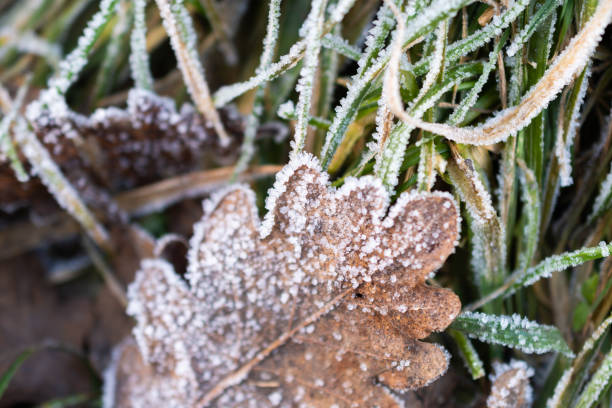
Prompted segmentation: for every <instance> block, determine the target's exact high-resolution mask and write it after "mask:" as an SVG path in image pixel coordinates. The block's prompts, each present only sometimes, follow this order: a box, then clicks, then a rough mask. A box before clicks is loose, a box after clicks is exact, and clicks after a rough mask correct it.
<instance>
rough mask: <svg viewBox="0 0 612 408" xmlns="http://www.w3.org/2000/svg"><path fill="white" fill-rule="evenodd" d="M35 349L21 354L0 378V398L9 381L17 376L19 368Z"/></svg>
mask: <svg viewBox="0 0 612 408" xmlns="http://www.w3.org/2000/svg"><path fill="white" fill-rule="evenodd" d="M35 351H36V350H35V349H27V350H25V351H23V352H21V353H20V354H19V355H18V356H17V358H15V360H14V361H13V362H12V363H11V365H10V366H9V367H8V368H7V370H6V371H5V372H4V374H2V376H1V377H0V398H2V395H3V394H4V393H5V392H6V389H7V388H8V386H9V384H10V383H11V380H12V379H13V377H14V376H15V374H17V371H18V370H19V367H21V365H22V364H23V363H24V362H25V361H26V360H27V359H28V358H29V357H30V356H31V355H32V354H33V353H34V352H35Z"/></svg>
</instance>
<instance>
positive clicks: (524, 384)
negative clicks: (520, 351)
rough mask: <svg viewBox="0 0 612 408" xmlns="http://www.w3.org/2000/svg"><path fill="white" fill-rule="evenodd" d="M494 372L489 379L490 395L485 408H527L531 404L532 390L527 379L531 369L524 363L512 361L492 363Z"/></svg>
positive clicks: (531, 373)
mask: <svg viewBox="0 0 612 408" xmlns="http://www.w3.org/2000/svg"><path fill="white" fill-rule="evenodd" d="M493 369H494V370H495V372H494V373H493V374H491V376H490V379H491V382H492V383H493V385H492V386H491V394H490V395H489V397H488V398H487V408H528V407H530V406H531V404H532V402H533V388H531V385H530V384H529V378H531V377H533V374H534V371H533V368H531V367H529V365H527V363H525V362H524V361H518V360H512V361H511V362H510V363H509V364H500V363H493Z"/></svg>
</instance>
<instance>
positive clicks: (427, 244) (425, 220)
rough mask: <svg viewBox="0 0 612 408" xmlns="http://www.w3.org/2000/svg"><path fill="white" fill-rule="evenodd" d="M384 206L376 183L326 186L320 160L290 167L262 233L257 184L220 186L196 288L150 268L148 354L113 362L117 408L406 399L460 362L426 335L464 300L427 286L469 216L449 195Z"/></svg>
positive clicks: (204, 224)
mask: <svg viewBox="0 0 612 408" xmlns="http://www.w3.org/2000/svg"><path fill="white" fill-rule="evenodd" d="M388 201H389V199H388V195H387V193H386V190H385V188H384V187H383V186H382V183H381V182H380V181H379V180H378V179H376V178H373V177H363V178H360V179H348V180H347V181H346V183H345V184H344V185H343V186H342V187H341V188H339V189H337V190H334V189H332V188H330V186H329V182H328V179H327V175H326V173H324V172H322V171H321V169H320V167H319V163H318V162H317V161H316V159H314V158H313V157H312V156H310V155H308V154H299V155H296V156H294V157H293V158H292V159H291V160H290V162H289V164H288V165H287V166H286V167H285V168H283V170H282V171H281V172H279V173H278V175H277V180H276V183H275V185H274V187H273V189H272V190H271V191H270V193H269V196H268V199H267V203H266V206H267V208H268V213H267V215H266V217H265V219H264V221H263V222H262V223H261V225H260V221H259V217H258V215H257V209H256V207H255V197H254V193H253V192H252V191H251V190H250V189H248V188H247V187H244V186H237V187H231V188H229V189H227V190H225V191H222V192H220V193H218V194H217V195H216V196H214V197H213V198H212V199H210V200H209V201H207V202H206V203H205V205H204V207H205V216H204V218H203V219H202V220H201V221H200V222H199V223H198V224H196V226H195V228H194V231H195V232H194V236H193V238H192V240H191V244H190V246H191V248H190V252H189V256H188V257H189V267H188V272H187V274H186V281H185V280H183V279H182V278H181V277H180V276H178V275H177V274H176V273H175V272H174V271H173V269H172V266H171V265H170V264H168V263H167V262H165V261H163V260H146V261H144V262H143V263H142V266H141V269H140V271H139V272H138V273H137V276H136V279H135V281H134V283H133V284H132V285H131V287H130V289H129V299H130V304H129V307H128V312H129V313H130V314H132V315H133V316H134V317H135V318H136V321H137V325H136V327H135V329H134V336H135V339H136V341H137V344H138V347H139V349H140V351H141V355H142V359H143V360H142V361H141V360H139V359H140V356H136V355H135V353H133V352H131V353H125V352H124V355H125V356H126V357H125V358H129V359H131V360H134V361H133V362H130V363H129V364H128V365H126V364H125V363H124V361H123V359H121V358H120V359H119V360H118V362H117V364H116V365H115V366H114V367H115V368H113V367H111V369H110V370H111V373H112V372H113V370H114V373H115V377H114V381H113V383H114V384H116V386H115V387H114V389H113V388H108V389H107V391H108V392H107V396H108V398H107V400H108V401H114V404H115V405H114V406H116V407H120V408H123V407H137V406H143V407H144V406H165V407H179V406H180V407H205V406H215V407H276V406H278V407H338V408H339V407H369V406H378V407H398V406H400V402H399V399H398V398H399V397H398V394H397V392H402V391H405V390H409V389H416V388H420V387H423V386H425V385H427V384H429V383H430V382H431V381H433V380H435V379H436V378H438V377H439V376H440V375H442V374H443V373H444V372H445V371H446V368H447V365H448V354H447V352H446V351H445V350H444V349H443V348H441V347H440V346H438V345H435V344H430V343H424V342H421V341H418V339H421V338H424V337H426V336H428V335H429V334H430V333H431V332H432V331H439V330H443V329H444V328H445V327H446V326H447V325H448V324H449V323H450V322H451V321H452V320H453V319H454V318H455V317H456V316H457V314H458V312H459V309H460V302H459V299H458V297H457V296H456V295H455V294H454V293H452V292H451V291H449V290H447V289H442V288H437V287H433V286H429V285H427V284H426V283H425V280H426V279H427V278H428V277H429V276H430V275H431V274H432V272H433V271H434V270H435V269H437V268H439V267H440V266H441V265H442V263H443V262H444V261H445V259H446V258H447V257H448V255H449V254H450V253H451V252H452V251H453V249H454V246H455V244H456V240H457V238H458V229H459V222H460V220H459V216H458V211H457V207H456V205H455V203H454V201H453V199H452V197H451V196H450V195H448V194H446V193H404V194H402V195H401V196H400V197H399V199H398V200H397V202H396V203H395V205H393V206H392V207H391V208H390V209H389V211H388V214H387V215H386V216H385V214H386V213H387V207H388ZM149 364H150V366H149ZM129 366H134V367H135V368H134V370H126V369H121V367H129ZM117 367H118V368H119V369H118V368H117ZM146 367H153V368H146ZM125 384H129V385H125ZM162 384H163V385H162Z"/></svg>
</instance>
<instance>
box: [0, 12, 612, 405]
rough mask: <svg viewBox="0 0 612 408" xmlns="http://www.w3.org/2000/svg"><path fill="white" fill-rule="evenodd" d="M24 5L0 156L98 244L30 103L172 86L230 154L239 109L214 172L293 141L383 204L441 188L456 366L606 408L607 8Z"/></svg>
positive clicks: (0, 66)
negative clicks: (172, 62) (528, 371)
mask: <svg viewBox="0 0 612 408" xmlns="http://www.w3.org/2000/svg"><path fill="white" fill-rule="evenodd" d="M25 3H27V4H25ZM25 3H22V2H13V3H11V2H9V4H8V5H6V4H5V5H3V6H1V7H3V10H2V15H1V16H0V19H1V21H2V22H3V27H5V29H4V31H2V32H0V39H1V40H2V42H1V43H0V80H1V81H3V82H4V83H6V84H8V85H7V88H9V89H11V90H13V89H16V88H18V87H22V89H25V88H24V86H23V84H24V83H25V82H26V80H27V81H31V83H32V84H33V86H34V87H38V88H41V92H40V94H39V96H38V97H37V98H36V99H35V100H33V101H30V102H29V106H28V108H27V114H25V115H24V114H22V113H21V111H20V110H19V108H18V107H19V104H20V102H19V101H22V100H23V98H24V91H22V92H21V93H20V95H18V96H17V97H16V98H15V101H13V100H12V98H11V97H10V96H9V95H8V94H9V92H8V91H4V90H3V91H2V95H0V96H2V98H0V102H2V103H0V105H1V107H2V115H3V117H2V122H1V123H0V153H1V156H0V159H2V160H3V161H5V162H6V164H5V165H6V166H9V165H10V166H11V168H12V169H13V171H14V174H15V177H16V178H17V179H18V180H21V181H24V182H25V181H27V179H28V177H29V176H31V175H35V176H38V177H40V178H41V179H42V181H43V182H44V183H45V185H47V187H48V189H49V191H50V192H51V193H52V194H53V196H54V197H55V198H56V199H57V201H58V202H59V203H60V204H62V206H63V207H64V208H65V209H66V211H67V212H68V213H70V215H71V216H73V217H74V218H75V219H77V220H78V221H79V222H80V224H81V225H82V227H83V229H84V230H85V231H86V232H87V233H88V234H89V236H90V237H92V238H93V240H94V241H95V243H96V244H97V245H98V246H100V247H101V248H103V249H105V250H106V251H109V252H110V251H111V250H112V246H113V245H112V243H111V242H110V240H111V239H110V238H109V236H108V234H107V232H106V229H105V227H104V225H103V223H102V222H101V221H100V220H98V219H97V218H96V215H95V214H94V213H93V212H92V211H90V209H89V208H88V206H87V203H85V202H84V200H83V199H82V198H81V197H79V191H78V189H76V188H75V187H74V186H71V185H70V183H69V182H68V181H67V179H66V177H64V174H63V172H66V171H70V169H62V168H60V167H59V166H57V165H56V164H55V163H54V162H53V160H52V158H51V156H50V155H49V152H48V151H47V149H48V146H47V147H45V145H43V144H41V143H40V142H39V141H38V140H37V139H36V137H35V136H34V134H33V133H32V131H31V123H30V122H31V121H32V120H33V119H34V118H35V117H36V115H37V112H39V111H40V109H42V108H43V107H44V108H46V109H50V110H51V112H52V113H53V115H55V116H57V117H61V116H62V115H63V114H65V112H66V110H67V109H69V106H72V107H73V108H75V107H80V108H83V107H85V109H86V110H93V108H94V107H96V106H101V104H104V103H105V101H119V102H121V101H122V95H124V94H125V91H127V90H128V89H130V88H132V87H133V88H139V89H146V90H149V91H152V92H155V91H156V90H157V91H159V90H161V89H162V88H165V89H168V86H167V84H168V83H170V84H171V86H170V87H169V88H170V89H172V91H173V93H174V94H175V95H178V98H177V99H180V98H184V97H185V96H186V95H187V94H188V95H189V96H190V97H191V99H192V100H193V102H194V103H195V105H196V107H197V109H198V110H199V112H200V113H201V114H202V115H203V116H204V117H205V118H206V119H207V120H208V121H209V122H210V124H211V126H212V127H213V128H214V129H215V131H216V134H217V136H218V137H219V139H221V141H223V142H225V143H226V144H229V142H230V139H231V138H233V137H235V136H236V135H232V134H230V133H229V132H228V131H227V130H226V129H225V126H224V124H223V123H222V121H221V119H220V117H219V114H218V113H217V109H218V108H221V107H224V106H226V105H227V104H229V103H231V102H235V103H236V104H238V105H239V106H240V107H241V110H242V111H243V113H244V114H245V116H247V117H248V119H247V120H246V125H245V129H244V139H243V142H242V147H241V153H240V155H239V159H238V161H237V164H236V167H235V168H234V169H232V171H230V172H229V173H228V174H231V175H232V176H231V178H230V179H228V183H229V182H233V181H235V180H236V179H238V177H239V176H240V175H241V174H242V173H245V172H249V165H258V164H266V163H275V164H284V163H285V162H286V161H287V155H288V154H295V153H298V152H301V151H303V150H306V151H309V152H312V153H314V154H315V155H317V156H318V158H319V160H320V162H321V164H322V167H323V169H324V170H327V171H328V172H329V173H330V174H331V175H332V176H333V180H334V181H333V183H334V185H335V186H340V185H342V184H343V182H344V180H345V179H346V178H347V177H349V176H363V175H374V176H375V177H378V178H380V179H381V181H382V183H383V185H384V186H385V188H386V189H387V190H388V192H389V193H390V194H391V196H392V197H397V196H398V195H399V194H400V193H401V192H403V191H406V190H409V189H419V190H423V191H429V190H447V191H450V192H452V193H453V194H455V196H456V197H457V200H458V201H459V202H460V203H461V208H462V211H463V216H464V229H463V231H464V232H463V237H462V239H461V242H460V249H459V250H458V253H457V255H456V256H454V257H453V258H451V259H450V260H449V262H448V263H447V264H448V267H445V268H443V270H442V272H441V273H440V274H439V275H438V278H437V279H439V280H441V281H443V283H444V286H447V287H450V288H452V289H453V290H454V291H455V292H456V293H458V294H459V295H460V298H461V301H462V303H463V304H464V313H463V314H461V315H460V316H459V317H458V318H457V320H456V321H455V323H454V324H453V325H452V326H451V328H450V329H448V330H447V331H446V332H445V334H443V336H444V339H445V341H447V342H448V343H449V344H451V345H452V347H451V350H453V351H454V353H453V354H455V355H457V356H461V357H462V358H463V359H464V361H465V362H466V364H467V369H466V370H463V369H462V368H458V371H459V372H460V373H462V374H463V375H465V376H466V377H470V378H473V379H477V378H481V377H483V376H484V375H485V373H490V372H491V367H492V366H493V363H494V362H499V361H500V360H503V361H505V362H508V361H510V360H511V359H519V360H523V361H526V362H527V363H529V365H530V366H532V367H533V368H534V369H535V370H536V376H535V377H534V378H540V379H542V380H541V381H539V382H538V384H537V385H536V386H535V387H534V391H533V397H534V404H535V406H539V407H543V406H548V407H570V406H571V407H590V406H596V405H598V404H599V405H601V406H606V405H609V404H610V402H611V397H610V393H609V387H610V384H611V382H612V357H611V356H612V351H611V350H612V349H611V346H610V334H609V324H610V318H609V315H610V312H611V311H612V301H610V299H611V298H612V292H611V287H612V262H611V261H610V259H611V258H610V251H612V243H611V241H612V148H611V147H612V119H611V118H610V115H611V112H612V106H611V104H610V96H611V90H612V88H611V83H610V82H611V81H610V78H612V67H611V66H612V65H611V62H612V57H610V55H612V50H611V49H610V48H609V45H610V42H609V41H602V36H603V38H604V39H609V36H610V34H609V32H608V33H606V31H605V30H606V27H607V26H608V24H609V23H610V22H611V20H612V1H609V0H599V1H596V0H560V1H558V0H515V1H511V2H501V3H497V2H475V1H472V0H431V1H430V0H416V1H403V0H386V1H383V2H377V1H365V0H362V1H355V0H336V1H331V0H330V1H326V0H315V1H312V2H310V1H306V0H304V1H295V2H282V1H280V0H270V1H269V3H265V2H261V4H260V3H259V2H248V1H244V2H243V3H244V4H243V7H245V8H246V7H247V4H248V11H246V13H247V14H246V15H245V16H244V17H243V19H244V20H245V21H246V20H247V19H248V20H249V21H250V22H251V23H252V25H253V27H255V26H257V24H254V22H253V19H254V18H255V16H258V17H259V18H261V19H262V23H261V24H259V25H260V26H261V29H259V30H257V29H255V28H254V29H253V32H250V31H249V33H247V34H245V33H243V32H240V31H236V30H234V29H232V27H231V25H232V23H231V19H230V14H231V13H225V12H224V7H225V6H224V5H223V4H222V3H215V2H211V1H203V2H202V4H200V3H199V2H197V1H184V2H183V1H180V0H157V1H156V5H157V7H158V8H155V7H154V5H153V4H149V5H147V3H146V1H145V0H136V1H134V2H128V1H121V0H102V1H101V2H100V4H99V5H97V6H96V7H99V9H98V10H97V11H94V10H93V9H92V6H90V5H89V3H88V2H86V1H73V2H70V4H69V5H63V6H54V7H44V5H43V4H42V3H41V5H38V6H36V4H35V3H36V2H34V1H32V2H25ZM30 3H31V4H30ZM119 7H120V8H122V12H121V13H118V12H117V10H118V8H119ZM361 9H362V11H368V12H360V10H361ZM85 15H87V16H88V17H90V19H89V20H88V22H87V23H86V24H85V25H83V24H82V23H80V21H82V19H81V18H80V17H82V16H85ZM160 16H161V18H160ZM264 16H265V17H264ZM295 16H300V17H299V18H298V17H295ZM128 28H129V29H130V30H131V34H130V40H129V41H128V42H126V45H124V46H122V45H121V43H120V42H121V41H123V40H121V39H118V38H116V37H118V36H119V35H120V34H121V33H123V32H127V31H128ZM80 30H82V31H83V34H82V35H81V36H80V37H79V38H78V40H77V41H76V42H75V41H73V40H72V38H71V35H74V32H77V31H80ZM254 34H257V35H256V36H255V35H254ZM247 36H249V37H256V38H257V39H258V41H259V39H260V38H261V39H262V41H261V42H262V43H263V46H262V47H261V48H262V51H260V50H259V48H257V47H252V44H254V41H253V39H252V38H247ZM167 40H169V43H170V45H171V48H169V47H164V44H165V41H167ZM241 43H244V44H247V48H251V49H249V50H242V49H241V48H243V47H240V45H241ZM211 44H212V45H211ZM215 45H218V47H217V48H218V49H217V50H216V51H215V52H218V53H222V54H224V55H225V57H226V58H225V59H224V61H226V62H228V63H231V62H232V61H235V60H236V58H238V65H240V66H241V69H240V70H236V73H234V74H233V77H232V82H231V83H229V84H225V85H223V86H218V85H219V84H218V83H215V85H213V86H211V84H213V83H214V82H212V81H211V82H210V83H209V82H208V81H207V80H206V78H205V76H204V68H203V67H204V66H205V65H206V66H211V67H212V66H213V65H212V64H211V63H210V59H211V58H212V57H211V55H212V52H211V48H214V46H215ZM113 47H115V48H113ZM122 47H123V48H122ZM59 49H63V50H68V49H72V51H71V52H69V53H67V54H66V55H65V56H63V57H62V58H58V53H59V51H58V50H59ZM237 52H238V54H236V53H237ZM170 54H172V55H173V56H174V58H175V59H176V61H177V65H178V70H177V69H176V68H172V69H174V71H170V74H169V75H167V76H166V77H165V78H162V77H161V75H160V74H159V72H157V71H158V70H157V69H154V70H151V65H153V66H154V65H155V64H156V63H157V62H159V61H160V60H164V59H168V58H170V57H171V55H170ZM160 55H161V57H160ZM58 60H59V61H58ZM154 68H155V66H154ZM152 71H153V72H154V73H155V75H154V74H153V73H152ZM172 72H175V73H177V74H176V75H174V76H172V75H173V74H172ZM179 73H180V74H179ZM207 73H208V74H212V75H208V76H209V77H213V78H215V77H221V75H216V73H215V72H214V71H210V70H209V69H208V68H207ZM173 78H174V79H173ZM215 82H216V81H215ZM96 84H104V86H102V85H96ZM209 86H210V87H211V88H214V87H217V89H216V90H215V91H214V92H210V91H209ZM185 89H186V90H187V93H185V92H178V90H185ZM279 108H280V109H279ZM272 121H284V122H286V126H287V127H288V128H289V129H290V130H291V132H292V134H293V136H292V137H291V138H290V139H291V141H290V142H279V143H276V144H272V143H269V142H260V141H257V140H256V137H255V136H256V134H257V130H258V128H259V127H260V126H261V125H262V124H266V123H268V122H272ZM78 137H79V135H76V138H77V139H78ZM77 145H78V144H77ZM289 152H291V153H289ZM103 165H107V166H111V165H112V163H103ZM28 172H29V173H30V174H27V173H28ZM259 193H260V195H261V196H264V195H265V189H263V188H262V189H260V191H259ZM447 335H448V336H447ZM470 339H476V340H477V341H475V342H472V341H471V340H470ZM14 371H15V370H12V371H9V372H8V373H6V374H5V376H4V377H3V378H2V380H1V381H0V384H3V382H4V381H8V380H10V377H11V376H12V375H13V373H14ZM0 390H2V387H0ZM0 395H1V392H0Z"/></svg>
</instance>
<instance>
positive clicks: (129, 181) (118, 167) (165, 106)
mask: <svg viewBox="0 0 612 408" xmlns="http://www.w3.org/2000/svg"><path fill="white" fill-rule="evenodd" d="M26 114H27V117H28V119H29V121H30V123H31V124H32V127H33V129H34V132H35V133H36V135H37V137H38V138H39V140H40V141H41V142H42V143H43V144H44V145H45V147H46V148H47V150H48V151H49V153H50V154H51V156H52V158H53V160H54V161H55V162H56V163H57V164H58V165H59V166H60V168H61V170H62V172H63V173H64V174H65V175H66V177H67V178H68V179H69V181H70V183H71V184H72V185H73V186H74V187H75V188H76V189H77V190H78V191H79V194H80V195H81V197H82V198H83V199H84V200H85V201H86V202H87V203H88V204H91V205H94V206H98V207H100V208H101V209H105V208H106V207H108V206H109V205H111V204H110V196H109V195H108V192H111V193H116V192H119V191H122V190H126V189H129V188H133V187H137V186H140V185H143V184H147V183H150V182H153V181H157V180H159V179H162V178H166V177H170V176H174V175H177V174H180V173H183V172H186V171H189V170H193V169H196V168H201V167H203V164H205V163H206V161H207V160H213V161H215V162H219V160H220V159H222V158H224V157H225V158H228V156H229V158H230V159H232V160H233V157H232V156H234V153H235V151H236V150H237V147H238V146H239V145H240V138H241V136H242V132H243V127H244V123H243V118H242V116H241V115H240V114H239V113H238V112H237V111H236V110H235V109H232V108H231V107H230V108H225V109H221V110H220V111H219V114H220V115H221V118H222V120H223V123H224V127H225V128H226V129H227V130H228V131H229V132H231V133H232V135H234V137H233V140H232V143H231V144H230V145H229V146H225V147H223V146H221V144H220V142H219V138H218V137H217V135H216V133H215V131H214V129H213V127H212V125H211V124H210V123H207V122H206V120H205V119H204V118H203V117H202V116H201V115H200V114H199V113H198V112H197V111H196V110H195V109H194V108H193V106H191V105H189V104H184V105H183V106H182V107H181V109H180V110H177V109H176V107H175V103H174V101H173V100H172V99H170V98H166V97H162V96H159V95H156V94H155V93H152V92H149V91H146V90H142V89H132V90H131V91H130V92H129V95H128V100H127V108H126V109H120V108H117V107H109V108H104V109H98V110H96V111H94V113H93V114H92V115H91V116H84V115H81V114H79V113H77V112H74V111H72V110H70V109H69V108H68V106H66V105H65V104H62V103H59V104H58V106H52V107H46V106H45V105H44V104H42V103H41V101H39V100H36V101H34V102H32V103H31V104H30V105H29V106H28V109H27V113H26ZM3 174H10V175H11V176H12V170H10V168H8V165H7V164H0V175H3ZM41 189H42V190H44V187H42V186H41V185H40V183H38V182H37V180H36V179H34V180H33V181H31V182H29V183H25V184H23V183H20V182H18V181H17V179H16V178H15V177H14V176H13V177H10V178H7V179H6V180H0V197H1V198H0V208H8V209H10V207H11V206H16V205H18V204H21V203H23V202H24V197H26V198H27V197H34V195H33V194H35V193H37V192H39V190H41ZM16 191H17V192H21V193H16ZM5 192H6V194H5Z"/></svg>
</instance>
